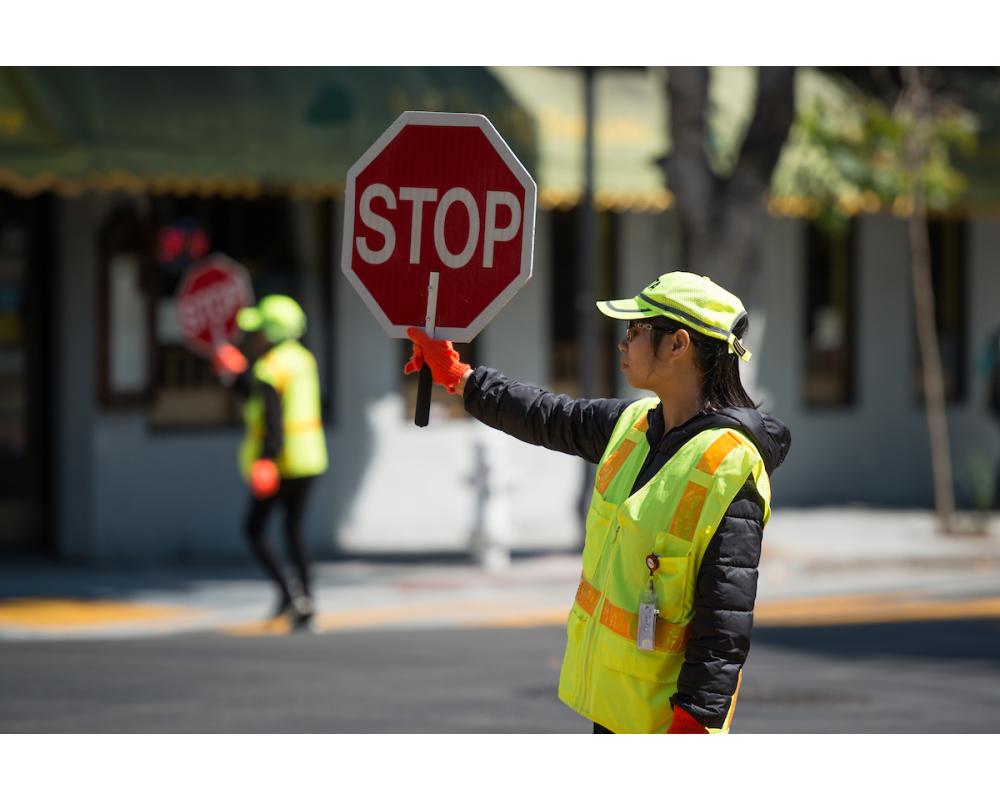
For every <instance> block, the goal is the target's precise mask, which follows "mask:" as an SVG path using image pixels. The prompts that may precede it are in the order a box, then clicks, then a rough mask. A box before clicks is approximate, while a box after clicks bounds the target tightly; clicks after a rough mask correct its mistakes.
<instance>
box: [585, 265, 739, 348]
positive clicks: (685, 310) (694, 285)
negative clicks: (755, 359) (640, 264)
mask: <svg viewBox="0 0 1000 800" xmlns="http://www.w3.org/2000/svg"><path fill="white" fill-rule="evenodd" d="M597 308H598V310H599V311H600V312H601V313H602V314H604V315H606V316H609V317H613V318H614V319H647V318H649V317H669V318H670V319H672V320H676V321H677V322H682V323H684V324H685V325H688V326H689V327H691V328H693V329H694V330H696V331H698V332H699V333H703V334H705V335H706V336H711V337H712V338H713V339H721V340H722V341H724V342H726V343H727V344H728V345H729V352H730V353H734V354H735V355H737V356H739V357H740V359H742V360H743V361H749V360H750V351H749V350H747V349H746V348H745V347H744V346H743V342H742V341H740V339H738V338H737V337H736V334H734V333H733V328H735V327H736V325H737V324H738V323H739V322H740V320H742V319H743V318H744V317H746V315H747V312H746V309H745V308H744V307H743V303H742V302H741V301H740V298H738V297H737V296H736V295H735V294H733V293H732V292H727V291H726V290H725V289H723V288H722V287H721V286H719V285H718V284H716V283H713V282H712V279H711V278H709V277H707V276H705V275H695V274H694V273H692V272H667V273H665V274H663V275H661V276H660V277H659V278H657V279H656V280H655V281H653V282H652V283H651V284H649V285H648V286H647V287H646V288H645V289H643V290H642V291H641V292H639V294H637V295H636V296H635V297H631V298H628V299H626V300H602V301H601V302H599V303H598V304H597Z"/></svg>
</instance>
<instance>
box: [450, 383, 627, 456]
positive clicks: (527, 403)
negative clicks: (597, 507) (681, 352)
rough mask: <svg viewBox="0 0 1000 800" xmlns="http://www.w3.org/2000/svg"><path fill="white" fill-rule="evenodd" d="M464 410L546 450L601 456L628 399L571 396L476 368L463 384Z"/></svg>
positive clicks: (492, 425)
mask: <svg viewBox="0 0 1000 800" xmlns="http://www.w3.org/2000/svg"><path fill="white" fill-rule="evenodd" d="M464 400H465V409H466V411H468V412H469V413H470V414H471V415H472V416H474V417H475V418H476V419H478V420H479V421H480V422H483V423H485V424H486V425H489V426H490V427H491V428H496V429H498V430H501V431H503V432H504V433H507V434H510V435H511V436H513V437H515V438H517V439H520V440H521V441H522V442H527V443H528V444H534V445H540V446H542V447H546V448H548V449H549V450H557V451H559V452H560V453H568V454H570V455H574V456H580V457H582V458H585V459H586V460H587V461H590V462H591V463H593V464H596V463H598V462H599V461H600V460H601V456H602V455H603V454H604V450H605V448H607V446H608V441H609V440H610V439H611V433H612V432H613V431H614V429H615V423H616V422H617V421H618V418H619V417H620V416H621V413H622V411H623V410H624V409H625V408H626V407H627V406H628V405H629V402H630V401H628V400H574V399H573V398H571V397H568V396H567V395H564V394H554V393H552V392H547V391H545V390H544V389H540V388H538V387H537V386H530V385H528V384H526V383H520V382H518V381H514V380H511V379H509V378H507V377H506V376H505V375H503V374H501V373H500V372H497V371H496V370H494V369H490V368H489V367H477V368H476V369H475V370H473V372H472V374H471V375H470V376H469V379H468V381H467V382H466V384H465V394H464Z"/></svg>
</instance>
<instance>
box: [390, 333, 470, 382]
mask: <svg viewBox="0 0 1000 800" xmlns="http://www.w3.org/2000/svg"><path fill="white" fill-rule="evenodd" d="M406 335H407V336H409V337H410V341H412V342H413V356H412V357H411V358H410V360H409V361H407V362H406V366H405V367H403V372H405V373H406V374H407V375H409V374H410V373H411V372H419V371H420V368H421V367H423V365H424V363H425V362H426V363H427V366H429V367H430V368H431V377H433V378H434V383H437V384H440V385H441V386H443V387H444V388H445V389H447V390H448V392H449V393H450V394H455V386H456V385H457V384H458V382H459V381H460V380H462V376H464V375H465V373H466V372H468V371H469V369H470V367H469V365H468V364H463V363H462V362H461V361H459V360H458V351H456V350H455V348H454V347H452V346H451V342H449V341H447V340H445V339H432V338H431V337H430V336H428V335H427V334H426V333H424V332H423V331H422V330H421V329H420V328H407V329H406Z"/></svg>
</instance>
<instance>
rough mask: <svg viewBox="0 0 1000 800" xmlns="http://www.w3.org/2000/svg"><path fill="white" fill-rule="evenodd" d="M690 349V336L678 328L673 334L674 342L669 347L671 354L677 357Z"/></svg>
mask: <svg viewBox="0 0 1000 800" xmlns="http://www.w3.org/2000/svg"><path fill="white" fill-rule="evenodd" d="M690 347H691V335H690V334H689V333H688V332H687V331H686V330H684V329H683V328H679V329H678V330H677V332H676V333H675V334H674V340H673V342H672V343H671V345H670V351H671V353H673V354H674V355H677V356H679V355H681V354H682V353H684V352H685V351H686V350H687V349H688V348H690Z"/></svg>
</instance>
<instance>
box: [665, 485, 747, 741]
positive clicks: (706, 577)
mask: <svg viewBox="0 0 1000 800" xmlns="http://www.w3.org/2000/svg"><path fill="white" fill-rule="evenodd" d="M763 520H764V511H763V507H762V506H761V504H760V499H759V498H758V496H757V492H756V490H755V489H754V486H753V483H752V482H747V483H746V484H744V486H743V488H742V489H741V490H740V492H739V494H737V495H736V497H735V499H734V500H733V502H732V503H731V504H730V505H729V508H728V509H727V511H726V513H725V515H724V516H723V518H722V522H721V523H719V527H718V528H717V529H716V531H715V534H714V535H713V536H712V539H711V541H710V542H709V544H708V547H707V548H706V549H705V555H704V556H703V558H702V562H701V567H700V568H699V570H698V580H697V583H696V586H695V600H694V619H693V620H692V622H691V636H690V638H689V639H688V644H687V649H686V650H685V654H684V665H683V666H682V667H681V672H680V676H679V677H678V680H677V693H676V694H675V695H674V696H673V697H672V698H671V699H670V704H671V706H673V707H675V708H676V707H677V706H680V707H682V708H683V709H684V710H685V711H687V712H688V713H689V714H690V715H691V716H692V717H694V718H695V719H696V720H698V722H700V723H701V724H702V725H704V726H705V727H707V728H721V727H722V726H723V724H724V723H725V720H726V716H727V715H728V713H729V709H730V707H731V705H732V703H733V702H734V694H735V693H736V689H737V682H738V679H739V673H740V669H742V667H743V665H744V664H745V663H746V660H747V654H748V653H749V651H750V631H751V628H752V627H753V607H754V601H755V600H756V597H757V566H758V564H759V563H760V547H761V538H762V535H763Z"/></svg>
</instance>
